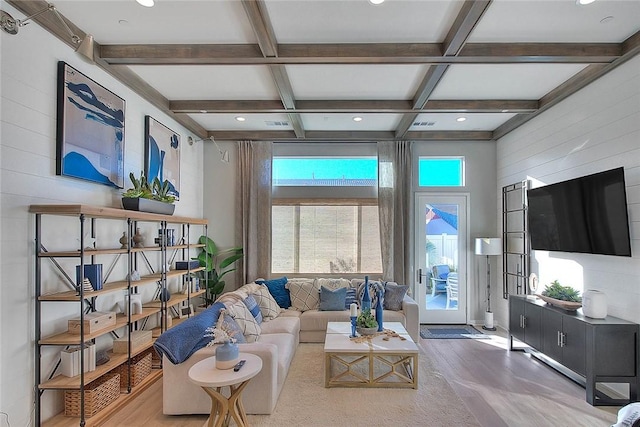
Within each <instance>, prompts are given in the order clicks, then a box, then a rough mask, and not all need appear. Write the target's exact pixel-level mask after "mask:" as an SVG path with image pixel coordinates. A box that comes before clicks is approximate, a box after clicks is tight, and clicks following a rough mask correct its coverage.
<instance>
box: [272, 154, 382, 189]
mask: <svg viewBox="0 0 640 427" xmlns="http://www.w3.org/2000/svg"><path fill="white" fill-rule="evenodd" d="M377 179H378V159H377V158H375V157H313V158H311V157H307V158H304V157H274V158H273V183H274V185H313V183H312V182H313V181H318V180H322V181H333V180H348V181H350V183H349V184H347V185H358V184H356V182H358V181H360V182H369V183H370V182H371V180H377ZM333 185H336V184H333ZM360 185H363V184H360ZM369 185H371V184H369Z"/></svg>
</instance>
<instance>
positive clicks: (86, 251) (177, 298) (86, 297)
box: [29, 205, 208, 427]
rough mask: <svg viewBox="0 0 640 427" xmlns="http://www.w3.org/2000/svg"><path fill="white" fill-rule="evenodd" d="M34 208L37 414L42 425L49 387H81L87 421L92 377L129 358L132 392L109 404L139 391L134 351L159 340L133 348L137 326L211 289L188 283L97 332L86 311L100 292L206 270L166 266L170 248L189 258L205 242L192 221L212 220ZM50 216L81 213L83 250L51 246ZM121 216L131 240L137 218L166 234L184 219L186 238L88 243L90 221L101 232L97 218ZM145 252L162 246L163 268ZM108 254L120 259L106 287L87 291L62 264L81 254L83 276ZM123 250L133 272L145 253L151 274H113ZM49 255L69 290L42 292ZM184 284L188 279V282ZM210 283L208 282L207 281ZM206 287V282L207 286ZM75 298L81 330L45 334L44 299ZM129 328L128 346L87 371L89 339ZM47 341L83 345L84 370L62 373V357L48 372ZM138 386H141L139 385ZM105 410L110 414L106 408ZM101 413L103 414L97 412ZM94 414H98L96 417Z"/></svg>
mask: <svg viewBox="0 0 640 427" xmlns="http://www.w3.org/2000/svg"><path fill="white" fill-rule="evenodd" d="M29 212H30V213H33V214H35V304H36V307H35V328H36V331H35V375H34V377H35V393H36V398H35V420H36V423H37V425H41V423H42V421H41V398H42V394H43V393H44V391H45V390H78V391H79V392H80V396H81V401H80V413H81V415H80V417H79V425H80V426H81V427H82V426H84V425H85V424H86V423H87V418H86V417H85V414H86V412H85V402H84V397H85V393H84V392H85V386H86V385H87V384H88V383H90V382H91V381H94V380H96V379H97V378H99V377H100V376H101V375H104V374H106V373H107V372H109V371H111V370H113V369H116V368H117V367H118V366H120V365H123V364H126V365H127V368H128V372H129V376H128V377H129V384H128V386H127V387H126V392H124V391H123V392H122V393H124V394H121V395H120V397H119V398H118V400H117V401H116V402H119V404H116V403H114V404H112V405H110V406H109V407H119V406H121V405H122V404H123V403H122V401H123V400H128V399H129V398H131V397H133V396H134V395H135V394H132V387H131V359H132V357H133V356H135V355H137V354H139V353H141V352H143V351H144V350H146V349H148V348H150V347H151V346H152V345H153V341H152V342H151V343H149V344H148V345H145V346H143V348H136V350H135V351H132V348H131V339H130V336H131V335H130V334H131V332H132V331H134V330H136V329H143V328H144V325H145V324H146V321H147V319H148V318H149V316H151V315H153V314H156V313H162V316H161V319H166V318H167V313H168V311H169V309H170V308H171V307H172V306H175V305H178V304H182V303H183V302H186V303H187V304H190V303H191V299H192V298H195V297H196V296H198V295H201V294H203V293H204V292H205V291H204V290H200V291H197V292H192V291H191V289H190V286H189V287H188V288H187V289H188V290H187V293H186V294H182V293H179V294H174V295H172V298H171V299H170V300H169V301H168V302H167V301H162V302H157V303H156V302H154V301H151V302H148V303H147V304H144V305H143V309H142V313H139V314H132V313H131V310H128V314H127V315H126V316H125V315H122V314H118V315H117V316H116V324H115V325H113V326H109V327H107V328H104V329H101V330H99V331H95V332H93V333H89V332H88V331H85V328H84V319H85V316H86V315H87V314H88V313H90V312H93V311H96V303H97V298H98V297H99V296H101V295H105V294H109V293H115V292H123V291H126V293H127V295H130V294H131V292H135V291H137V288H138V287H139V286H146V285H153V284H156V285H157V286H158V289H166V287H167V279H168V278H171V277H178V278H184V277H185V276H187V275H189V274H191V273H193V272H196V271H199V270H202V268H197V269H188V270H171V271H166V269H165V268H163V267H162V266H166V265H167V261H168V260H169V258H168V253H169V252H172V255H171V259H173V258H175V256H176V254H178V253H181V255H182V258H183V259H188V258H189V256H190V253H189V251H190V250H191V249H194V248H200V247H202V246H204V245H201V244H190V242H189V231H190V226H191V225H201V226H202V227H203V228H204V234H205V235H206V234H207V224H208V223H207V220H205V219H199V218H188V217H179V216H168V215H159V214H150V213H145V212H137V211H128V210H124V209H112V208H103V207H94V206H88V205H31V206H30V208H29ZM44 216H68V217H75V218H77V219H78V227H79V236H80V239H79V240H80V249H79V250H71V251H47V249H46V248H45V246H44V244H43V241H42V231H43V225H42V218H43V217H44ZM98 219H100V220H119V221H121V222H126V230H127V231H126V232H125V235H126V236H127V239H128V241H129V242H131V241H132V238H133V235H134V230H135V229H136V226H137V222H138V221H142V222H154V223H158V224H160V227H161V230H162V231H163V235H165V232H166V229H167V225H168V224H180V225H181V227H182V234H183V237H182V238H181V239H180V240H181V241H180V242H179V244H177V245H172V246H167V242H166V241H165V240H164V239H163V240H162V242H161V244H160V245H159V246H154V247H145V248H136V247H133V246H132V245H131V244H130V245H128V247H127V248H113V249H95V248H86V247H85V230H86V228H87V224H86V222H87V221H89V227H88V228H89V232H90V236H91V237H95V230H96V226H97V225H96V220H98ZM145 252H160V265H161V266H160V268H159V272H155V271H154V269H153V267H152V265H151V263H150V262H149V260H148V259H147V257H146V255H145ZM103 255H113V256H115V259H114V260H113V262H112V266H111V268H109V269H108V271H107V272H106V273H105V274H103V279H104V281H105V283H104V286H103V289H101V290H98V291H90V292H88V291H85V290H84V289H83V287H82V286H79V287H78V289H76V286H75V285H76V281H75V280H74V278H72V277H70V275H69V274H67V272H66V271H65V269H64V268H63V266H61V264H60V262H58V260H60V259H65V258H66V259H76V260H77V263H78V264H79V265H80V272H81V277H80V279H81V280H80V281H81V282H82V279H83V278H84V265H85V260H89V262H90V263H95V262H96V260H97V258H96V257H98V256H103ZM122 255H126V257H127V271H128V272H129V273H130V272H131V271H132V270H134V269H136V268H137V264H138V258H137V256H138V255H140V256H141V257H142V258H143V259H144V262H145V263H146V265H147V266H148V268H149V269H150V271H151V274H148V275H145V276H142V277H141V278H140V280H136V281H131V280H130V278H129V275H127V276H128V277H127V279H126V280H116V281H113V280H109V275H110V273H111V271H112V270H113V267H114V266H115V264H116V263H117V262H118V260H119V259H120V257H121V256H122ZM44 259H48V260H49V261H51V263H52V264H53V266H54V268H55V271H56V272H57V273H58V275H59V276H60V277H63V278H64V283H65V285H66V286H67V288H68V289H69V290H63V291H57V292H55V293H51V294H46V295H43V294H42V268H43V266H42V261H43V260H44ZM183 285H184V283H183ZM205 286H206V284H205ZM205 289H206V288H205ZM62 302H69V303H75V304H79V309H78V314H79V317H80V334H79V335H74V334H70V333H68V332H67V331H64V332H57V333H54V334H51V335H48V336H43V334H42V304H44V303H62ZM120 328H124V329H125V334H126V336H128V337H129V338H128V345H127V347H128V351H127V353H121V354H119V353H112V352H110V354H109V356H110V360H109V361H108V362H107V363H106V364H104V365H101V366H99V367H96V370H95V371H91V372H84V369H83V368H84V366H85V364H86V363H87V361H86V360H85V354H84V351H82V350H83V349H84V348H85V346H86V345H87V343H90V342H92V341H93V342H95V339H96V338H98V337H100V336H104V335H108V334H111V335H113V337H114V338H117V337H118V336H117V334H116V330H118V329H120ZM166 329H167V325H166V323H165V324H161V325H160V331H164V330H166ZM43 346H58V347H62V348H68V347H69V346H79V347H80V349H81V351H80V370H79V372H80V374H79V375H77V376H75V377H72V378H69V377H65V376H62V375H60V374H59V373H58V374H57V375H56V372H57V370H58V367H59V365H60V360H58V362H57V363H56V364H55V367H53V369H52V370H51V372H49V373H48V374H45V375H43V372H42V369H43V365H42V361H41V358H42V348H43ZM150 377H153V378H154V379H155V378H157V377H158V375H153V374H152V375H151V376H150ZM137 388H141V387H140V386H138V387H137ZM109 407H107V408H105V409H104V411H103V412H105V413H108V412H109ZM103 415H104V414H103ZM95 418H99V417H97V416H96V417H95ZM91 420H93V418H92V419H91Z"/></svg>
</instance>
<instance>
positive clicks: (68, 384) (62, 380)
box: [38, 339, 155, 390]
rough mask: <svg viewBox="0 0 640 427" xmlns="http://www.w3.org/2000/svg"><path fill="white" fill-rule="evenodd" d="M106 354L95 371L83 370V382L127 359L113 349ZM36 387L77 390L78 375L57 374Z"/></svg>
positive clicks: (135, 352)
mask: <svg viewBox="0 0 640 427" xmlns="http://www.w3.org/2000/svg"><path fill="white" fill-rule="evenodd" d="M154 342H155V339H154V340H151V342H149V343H147V344H145V345H143V346H140V348H138V349H136V351H132V352H131V357H133V356H135V355H137V354H140V353H142V352H143V351H145V350H147V349H149V348H151V347H152V346H153V343H154ZM107 354H108V355H109V361H108V362H107V363H105V364H104V365H100V366H96V370H95V371H91V372H85V374H84V383H85V384H89V383H90V382H91V381H94V380H96V379H98V378H99V377H101V376H102V375H104V374H106V373H107V372H109V371H111V370H113V369H115V368H116V367H118V366H120V365H122V364H123V363H126V362H127V359H128V355H127V353H114V352H113V351H109V352H107ZM38 388H40V390H79V389H80V375H77V376H75V377H65V376H64V375H57V376H55V377H53V378H51V379H50V380H48V381H45V382H43V383H41V384H40V385H39V386H38Z"/></svg>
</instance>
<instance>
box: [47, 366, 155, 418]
mask: <svg viewBox="0 0 640 427" xmlns="http://www.w3.org/2000/svg"><path fill="white" fill-rule="evenodd" d="M161 377H162V369H152V370H151V374H149V376H148V377H147V378H145V379H144V380H142V382H141V383H140V384H138V385H137V386H135V387H132V388H131V393H123V394H120V396H119V397H118V398H117V399H116V400H115V401H114V402H113V403H111V404H110V405H109V406H107V407H106V408H104V409H103V410H102V411H100V412H98V413H97V414H96V415H94V416H93V417H90V418H86V419H85V426H86V427H98V426H100V425H102V424H104V423H105V422H106V421H107V420H108V419H109V418H111V416H113V415H114V414H115V413H116V412H117V411H118V410H120V408H122V407H123V406H125V405H126V404H127V403H129V402H130V401H131V400H132V399H135V398H136V397H137V396H138V395H140V393H142V392H143V391H145V390H146V389H147V388H149V387H150V386H151V385H152V384H153V383H155V382H156V381H157V380H158V379H160V378H161ZM79 422H80V417H65V416H64V412H61V413H59V414H58V415H56V416H55V417H53V418H50V419H48V420H47V421H44V422H43V423H42V426H43V427H77V426H78V424H79Z"/></svg>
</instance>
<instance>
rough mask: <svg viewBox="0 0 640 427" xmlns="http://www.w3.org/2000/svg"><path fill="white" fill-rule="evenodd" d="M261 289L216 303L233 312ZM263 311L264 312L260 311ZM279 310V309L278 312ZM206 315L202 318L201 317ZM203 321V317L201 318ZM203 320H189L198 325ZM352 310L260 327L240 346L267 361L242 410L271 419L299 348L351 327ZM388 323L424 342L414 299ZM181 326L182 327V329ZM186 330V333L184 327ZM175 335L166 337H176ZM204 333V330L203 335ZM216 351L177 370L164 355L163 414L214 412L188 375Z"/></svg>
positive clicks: (301, 315) (292, 314)
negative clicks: (333, 328) (332, 327)
mask: <svg viewBox="0 0 640 427" xmlns="http://www.w3.org/2000/svg"><path fill="white" fill-rule="evenodd" d="M260 286H261V285H257V284H255V283H252V284H247V285H244V286H242V287H241V288H239V289H237V290H235V291H233V292H230V293H226V294H224V295H223V296H221V297H220V298H219V299H218V301H217V302H222V303H224V304H225V306H228V307H230V306H231V305H232V304H234V303H237V301H242V300H244V299H245V298H247V296H249V295H255V294H254V293H255V292H256V290H257V289H258V287H260ZM261 308H262V307H261ZM278 310H279V309H278ZM200 315H201V314H200ZM200 315H198V316H200ZM198 316H195V317H194V318H191V319H188V320H187V321H185V322H183V323H187V322H195V321H196V320H195V319H197V317H198ZM349 317H350V313H349V310H346V309H345V310H341V311H321V310H319V309H318V308H313V309H308V310H305V311H303V312H301V311H298V310H295V309H292V308H290V309H287V310H281V311H280V313H278V314H277V317H275V318H273V319H270V320H264V321H263V322H262V323H261V324H260V328H259V329H260V332H259V337H258V338H257V340H256V341H255V342H248V343H244V344H239V348H240V351H241V352H247V353H252V354H255V355H257V356H259V357H260V358H262V363H263V365H262V370H261V372H260V373H259V374H258V375H257V376H256V377H254V378H253V379H252V380H251V381H250V382H249V384H248V385H247V387H246V388H245V390H244V391H243V398H242V400H243V404H244V407H245V410H246V412H247V413H248V414H271V413H272V412H273V410H274V408H275V406H276V403H277V400H278V396H279V395H280V391H281V390H282V387H283V385H284V382H285V380H286V377H287V373H288V371H289V366H290V365H291V361H292V360H293V356H294V355H295V352H296V348H297V346H298V343H299V342H324V339H325V332H326V327H327V323H328V322H332V321H345V322H347V321H349V320H350V319H349ZM383 318H384V321H389V322H402V323H403V324H404V325H405V327H406V329H407V331H408V332H409V334H410V335H411V337H412V338H413V339H414V340H415V341H416V342H417V341H418V339H419V320H418V305H417V304H416V302H415V301H414V300H413V299H412V298H411V297H409V296H405V297H404V299H403V300H402V309H401V310H399V311H393V310H384V317H383ZM179 326H181V325H179ZM183 329H184V327H183ZM171 331H172V329H170V330H169V331H167V332H165V334H169V333H171ZM203 333H204V330H203ZM215 347H216V346H215V345H214V346H212V347H204V348H201V349H199V350H197V351H196V352H195V353H193V354H191V356H190V357H189V358H188V359H187V360H185V361H183V362H182V363H177V364H174V363H172V362H171V360H169V358H168V357H167V355H166V354H165V355H163V379H162V381H163V412H164V413H165V414H167V415H178V414H207V413H209V411H210V409H211V401H210V398H209V396H208V395H207V394H206V393H205V392H204V391H203V390H202V389H201V388H200V387H198V386H196V385H194V384H193V383H191V382H190V381H189V377H188V372H189V369H190V368H191V366H193V365H194V364H195V363H196V362H198V361H200V360H202V359H205V358H207V357H210V356H213V355H214V354H215Z"/></svg>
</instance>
